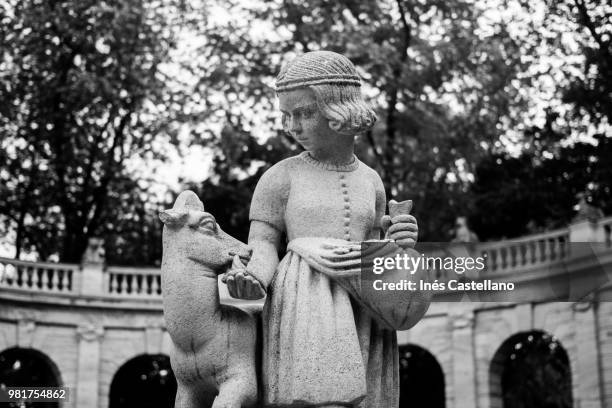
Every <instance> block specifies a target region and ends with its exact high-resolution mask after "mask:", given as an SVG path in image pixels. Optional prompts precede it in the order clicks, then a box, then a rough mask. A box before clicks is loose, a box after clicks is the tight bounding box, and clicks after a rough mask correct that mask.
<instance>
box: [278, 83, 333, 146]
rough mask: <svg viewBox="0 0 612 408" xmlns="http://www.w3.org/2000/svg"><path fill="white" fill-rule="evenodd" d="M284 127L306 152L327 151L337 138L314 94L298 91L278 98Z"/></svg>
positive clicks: (302, 90)
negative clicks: (320, 109) (332, 141)
mask: <svg viewBox="0 0 612 408" xmlns="http://www.w3.org/2000/svg"><path fill="white" fill-rule="evenodd" d="M278 98H279V102H280V110H281V112H282V113H283V127H284V128H285V130H286V131H287V132H288V133H289V134H290V135H291V136H292V137H293V138H294V139H295V140H296V141H297V142H298V143H299V144H300V145H301V146H302V147H303V148H304V149H306V150H310V151H313V150H318V149H325V148H326V146H328V145H329V144H330V142H331V140H332V139H333V138H334V137H335V136H336V135H335V132H334V131H333V130H332V129H330V127H329V120H328V119H327V118H326V117H324V116H323V115H322V114H321V112H320V111H319V108H318V107H317V103H316V99H315V95H314V92H312V90H310V89H297V90H295V91H290V92H284V93H281V94H279V96H278Z"/></svg>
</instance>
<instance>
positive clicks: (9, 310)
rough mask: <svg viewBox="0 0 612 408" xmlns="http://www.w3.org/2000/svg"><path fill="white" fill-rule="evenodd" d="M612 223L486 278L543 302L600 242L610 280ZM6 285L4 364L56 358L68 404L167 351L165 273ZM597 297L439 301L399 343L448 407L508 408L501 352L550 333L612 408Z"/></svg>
mask: <svg viewBox="0 0 612 408" xmlns="http://www.w3.org/2000/svg"><path fill="white" fill-rule="evenodd" d="M611 226H612V217H611V218H607V219H603V220H599V221H597V222H591V221H582V222H578V223H575V224H573V225H571V226H570V227H568V228H566V229H562V230H558V231H552V232H548V233H546V234H540V235H534V236H530V237H525V238H523V239H521V240H514V241H511V242H495V243H483V244H477V245H478V251H480V253H482V254H484V253H486V254H487V256H488V257H489V259H490V260H494V262H493V261H492V264H491V265H492V267H491V268H490V270H489V271H488V273H490V274H491V275H490V276H492V277H493V276H510V275H511V276H513V278H514V279H518V280H522V286H523V287H529V290H530V292H531V293H532V294H533V293H536V294H537V293H547V289H548V287H549V286H550V284H551V279H552V280H553V281H554V279H556V278H555V277H554V276H552V277H551V274H553V275H554V274H555V272H554V268H550V267H549V266H550V264H551V263H553V262H555V261H558V260H559V259H560V258H563V257H564V256H565V255H566V254H567V249H568V248H569V247H568V243H570V242H587V241H588V242H598V243H599V244H600V245H599V246H598V248H601V251H600V253H598V254H597V262H598V264H599V266H601V267H603V268H604V269H605V270H606V271H607V272H608V273H609V271H610V270H611V269H612V240H611V233H610V227H611ZM567 265H570V264H567ZM589 268H592V265H590V264H589V263H588V262H573V263H571V265H570V266H569V267H566V269H565V271H564V273H565V274H582V275H584V274H588V273H589V272H588V271H589ZM0 276H3V278H4V279H3V280H2V282H0V355H1V353H2V352H3V351H6V350H11V349H15V348H19V349H28V350H30V349H31V350H36V351H38V352H40V353H42V354H43V355H44V356H46V357H48V359H49V360H50V361H51V362H52V364H53V365H55V366H56V368H57V372H58V376H59V377H60V378H59V380H60V383H61V384H63V385H64V386H67V387H70V388H71V389H72V395H71V400H70V401H69V402H67V403H64V404H60V405H59V406H60V407H79V408H83V407H98V408H107V407H109V393H110V387H111V383H112V381H113V378H114V376H115V375H116V374H117V372H118V371H119V369H120V368H121V367H122V366H123V365H124V364H126V363H127V362H128V361H130V360H133V359H134V358H136V357H138V356H142V355H151V356H160V355H163V356H168V355H169V354H170V347H171V342H170V338H169V336H168V334H167V332H166V331H165V328H164V322H163V316H162V305H161V289H160V286H161V285H160V272H159V269H150V268H120V267H103V265H101V264H97V263H91V264H83V265H67V264H54V263H30V262H23V261H16V260H12V259H5V258H0ZM559 276H560V278H559V279H561V278H562V275H559ZM439 278H440V279H441V280H444V279H448V278H449V276H439ZM609 280H610V281H611V282H612V276H609ZM601 296H603V298H606V299H608V300H609V299H611V298H612V288H611V286H610V285H608V284H606V285H604V286H603V289H602V290H600V291H599V292H598V294H596V295H595V296H589V297H588V298H585V299H583V300H582V301H579V302H557V301H554V299H549V298H546V297H543V298H542V299H539V300H537V301H533V300H532V301H529V302H517V301H510V302H478V303H477V302H445V301H444V300H445V295H444V293H442V294H441V295H440V296H438V298H437V299H435V300H436V301H435V302H434V303H432V305H431V307H430V309H429V311H428V313H427V315H426V316H425V318H424V319H423V320H422V321H421V322H419V324H417V325H416V326H415V327H414V328H413V329H411V330H409V331H405V332H399V333H398V341H399V344H400V345H410V346H412V347H417V348H418V349H423V350H426V351H427V352H428V354H431V356H433V358H434V359H435V361H436V362H437V364H438V365H439V368H440V370H441V371H442V374H443V388H444V395H445V397H444V402H445V404H444V405H445V406H446V407H448V408H463V407H479V408H489V407H491V408H501V407H503V402H502V396H501V390H500V384H501V371H502V370H503V367H501V366H500V364H499V361H501V360H500V358H501V357H503V356H502V354H503V353H505V351H504V347H503V345H504V344H505V343H507V342H508V339H510V338H512V337H513V336H517V335H521V334H525V335H528V334H529V333H545V334H547V335H550V336H552V337H553V338H554V339H555V340H556V341H558V342H559V344H560V345H562V347H563V349H564V350H565V352H566V353H567V357H568V360H569V367H570V372H571V398H572V401H573V406H579V407H581V408H585V407H587V408H590V407H593V408H595V407H612V302H610V301H602V300H601ZM404 350H405V349H404ZM415 350H416V349H415ZM408 355H410V353H408ZM500 356H501V357H500ZM401 362H402V361H400V363H401Z"/></svg>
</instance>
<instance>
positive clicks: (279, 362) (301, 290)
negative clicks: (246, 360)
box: [262, 238, 399, 408]
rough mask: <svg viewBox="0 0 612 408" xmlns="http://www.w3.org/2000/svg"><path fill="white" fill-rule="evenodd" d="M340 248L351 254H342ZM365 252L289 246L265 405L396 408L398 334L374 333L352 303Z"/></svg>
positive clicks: (328, 244) (274, 313) (310, 243)
mask: <svg viewBox="0 0 612 408" xmlns="http://www.w3.org/2000/svg"><path fill="white" fill-rule="evenodd" d="M338 248H345V249H346V248H349V252H350V251H352V254H346V255H337V252H335V251H337V249H338ZM358 248H359V244H358V243H350V242H348V241H343V240H336V239H328V238H297V239H294V240H292V241H291V242H290V243H289V245H288V248H287V249H288V251H287V254H286V255H285V257H284V258H283V259H282V261H281V262H280V264H279V265H278V267H277V270H276V273H275V276H274V279H273V280H272V284H271V285H270V288H269V290H268V300H267V301H266V305H265V307H264V310H263V333H264V345H263V356H262V358H263V362H262V364H263V383H264V404H265V406H286V405H290V404H293V405H306V406H312V405H328V404H330V405H333V404H339V405H342V406H359V407H366V406H367V407H381V408H382V407H392V406H397V403H398V398H399V395H398V392H399V390H398V378H397V372H398V370H397V366H398V361H397V342H396V340H395V339H396V337H395V332H394V331H392V330H384V329H378V328H376V329H374V327H375V326H377V323H374V322H373V320H372V319H370V318H368V317H364V316H363V313H361V312H359V310H358V309H359V308H357V310H355V311H354V309H353V305H352V303H351V297H352V296H353V297H355V296H357V297H358V291H359V290H358V289H359V284H360V263H359V261H360V258H359V255H360V254H359V252H358ZM341 251H342V249H341ZM349 292H351V295H349ZM353 300H355V299H353ZM356 313H357V314H356ZM366 321H367V323H364V322H366ZM366 326H367V327H366ZM371 333H375V334H374V335H372V334H371ZM381 333H382V334H381ZM371 336H372V337H371ZM370 349H372V350H376V355H373V356H370V355H369V354H368V353H370ZM369 357H372V358H369ZM373 359H375V361H372V360H373ZM373 365H374V366H373ZM368 371H370V372H375V373H374V374H372V373H369V374H368ZM368 375H370V377H372V376H374V377H373V378H370V379H368V378H367V376H368ZM372 382H374V383H375V384H372ZM373 388H374V389H373ZM366 394H369V395H366ZM366 397H367V399H366Z"/></svg>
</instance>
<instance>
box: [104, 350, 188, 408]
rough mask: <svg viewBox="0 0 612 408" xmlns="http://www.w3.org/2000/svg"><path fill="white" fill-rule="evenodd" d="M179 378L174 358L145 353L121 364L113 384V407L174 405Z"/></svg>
mask: <svg viewBox="0 0 612 408" xmlns="http://www.w3.org/2000/svg"><path fill="white" fill-rule="evenodd" d="M175 396H176V379H175V378H174V373H173V372H172V368H170V359H169V358H168V356H165V355H163V354H155V355H153V354H144V355H141V356H138V357H135V358H133V359H131V360H129V361H128V362H127V363H125V364H124V365H122V366H121V368H119V370H118V371H117V373H116V374H115V376H114V377H113V381H112V383H111V387H110V396H109V407H110V408H173V407H174V398H175Z"/></svg>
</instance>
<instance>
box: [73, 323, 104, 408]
mask: <svg viewBox="0 0 612 408" xmlns="http://www.w3.org/2000/svg"><path fill="white" fill-rule="evenodd" d="M77 336H78V367H77V384H76V396H75V397H76V398H75V399H74V401H75V403H74V406H75V407H79V408H80V407H91V408H97V407H98V372H99V369H100V342H101V340H102V337H103V336H104V328H102V327H96V326H94V325H88V326H84V327H83V326H82V327H79V328H77Z"/></svg>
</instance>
